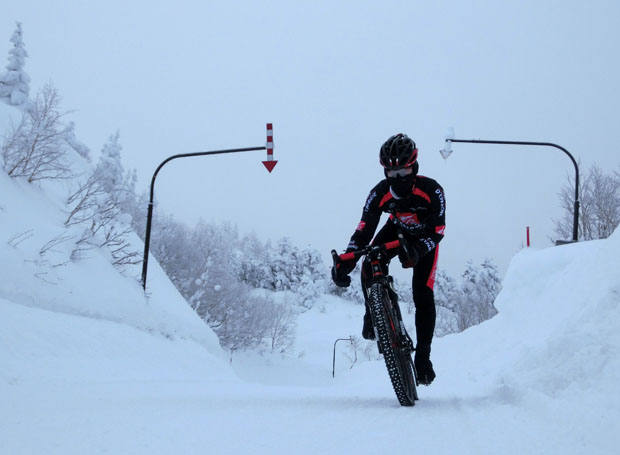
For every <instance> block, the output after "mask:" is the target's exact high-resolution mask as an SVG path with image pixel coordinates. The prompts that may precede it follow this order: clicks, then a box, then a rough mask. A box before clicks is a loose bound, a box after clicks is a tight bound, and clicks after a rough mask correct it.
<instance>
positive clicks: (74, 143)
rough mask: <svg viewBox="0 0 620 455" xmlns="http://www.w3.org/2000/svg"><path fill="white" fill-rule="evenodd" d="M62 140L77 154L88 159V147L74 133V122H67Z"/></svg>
mask: <svg viewBox="0 0 620 455" xmlns="http://www.w3.org/2000/svg"><path fill="white" fill-rule="evenodd" d="M64 140H65V142H66V143H67V144H68V145H69V147H71V148H72V149H73V150H75V151H76V153H77V154H78V155H80V156H81V157H82V158H84V159H85V160H87V161H90V149H89V148H88V147H87V146H86V145H85V144H84V143H82V142H81V141H80V140H79V139H78V138H77V137H76V135H75V123H73V122H69V123H68V124H67V127H66V128H65V130H64Z"/></svg>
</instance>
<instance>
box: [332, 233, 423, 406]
mask: <svg viewBox="0 0 620 455" xmlns="http://www.w3.org/2000/svg"><path fill="white" fill-rule="evenodd" d="M395 248H400V240H394V241H393V242H388V243H386V244H383V245H375V246H367V247H365V248H362V249H360V250H358V251H352V252H350V253H344V254H341V255H338V253H337V252H336V251H335V250H332V252H331V253H332V259H333V261H334V267H336V266H337V264H338V263H339V262H340V261H350V260H358V259H359V258H361V257H362V256H366V260H369V261H370V264H371V269H372V280H371V281H370V286H369V288H368V289H366V295H367V296H368V305H369V307H370V316H371V320H372V324H373V327H374V330H375V337H376V340H377V347H378V348H379V353H380V354H383V359H384V360H385V366H386V368H387V370H388V374H389V376H390V381H391V382H392V387H393V388H394V393H396V398H398V401H399V403H400V404H401V405H402V406H413V405H415V402H416V400H418V391H417V386H418V385H419V384H418V379H417V373H416V371H415V366H414V364H413V361H412V359H411V353H412V352H413V351H414V350H415V348H414V345H413V341H412V340H411V337H410V336H409V334H408V333H407V329H406V328H405V325H404V324H403V319H402V316H401V312H400V307H399V305H398V295H397V294H396V291H395V290H394V279H393V278H392V277H391V276H390V275H388V274H387V273H386V270H387V255H386V252H387V251H388V250H392V249H395Z"/></svg>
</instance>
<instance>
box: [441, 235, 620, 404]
mask: <svg viewBox="0 0 620 455" xmlns="http://www.w3.org/2000/svg"><path fill="white" fill-rule="evenodd" d="M619 253H620V229H617V230H616V232H615V233H614V234H613V235H612V236H611V237H610V238H608V239H606V240H597V241H591V242H581V243H578V244H572V245H564V246H561V247H552V248H548V249H544V250H523V251H522V252H521V253H519V254H518V255H517V256H516V257H515V258H514V259H513V260H512V262H511V264H510V267H509V269H508V271H507V273H506V278H505V280H504V283H503V288H502V291H501V293H500V294H499V296H498V297H497V299H496V301H495V305H496V307H497V308H498V310H499V314H498V315H497V316H496V317H495V318H493V319H491V320H490V321H487V322H486V323H483V324H482V325H480V326H478V327H474V328H472V329H470V330H467V331H466V332H464V333H462V334H459V335H451V336H448V337H446V338H445V341H444V340H442V341H441V342H439V343H437V344H438V348H437V351H439V350H440V352H438V355H439V356H440V359H441V362H440V363H439V364H440V365H441V364H442V363H447V364H448V365H446V366H445V368H450V369H452V368H453V371H462V374H464V375H466V376H468V377H469V378H470V379H472V381H473V382H476V383H478V384H479V390H480V389H482V388H489V387H490V388H495V389H497V388H501V389H503V390H506V389H511V390H512V391H513V392H514V391H515V390H523V389H528V390H533V391H536V392H539V393H542V394H544V395H547V396H550V397H556V396H564V397H565V396H566V395H568V396H571V395H579V396H582V397H583V395H584V394H587V395H588V396H589V397H590V398H591V399H598V400H602V401H607V402H608V404H609V405H610V406H616V409H620V397H619V395H618V394H617V380H618V378H619V377H620V313H619V311H618V310H619V306H620V274H619V273H618V254H619ZM457 359H458V360H457ZM463 359H466V360H465V361H463ZM457 361H458V362H459V366H458V367H457V366H456V365H454V362H457ZM459 376H460V375H459ZM452 380H455V381H460V380H462V377H458V378H452V379H451V381H452Z"/></svg>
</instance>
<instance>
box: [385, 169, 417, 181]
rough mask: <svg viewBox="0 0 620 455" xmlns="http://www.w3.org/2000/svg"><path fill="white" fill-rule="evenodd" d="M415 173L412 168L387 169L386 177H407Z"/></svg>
mask: <svg viewBox="0 0 620 455" xmlns="http://www.w3.org/2000/svg"><path fill="white" fill-rule="evenodd" d="M412 173H413V168H412V167H403V168H401V169H386V170H385V175H386V176H388V177H392V178H394V177H406V176H408V175H411V174H412Z"/></svg>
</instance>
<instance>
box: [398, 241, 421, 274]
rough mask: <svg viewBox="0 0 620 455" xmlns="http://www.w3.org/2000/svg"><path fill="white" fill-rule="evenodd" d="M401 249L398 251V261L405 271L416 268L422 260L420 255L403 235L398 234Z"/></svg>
mask: <svg viewBox="0 0 620 455" xmlns="http://www.w3.org/2000/svg"><path fill="white" fill-rule="evenodd" d="M398 238H399V239H400V248H399V249H398V259H400V263H401V264H402V265H403V267H404V268H405V269H408V268H411V267H415V266H416V264H417V263H418V261H419V260H420V253H418V251H417V250H416V249H415V248H414V247H413V246H412V245H411V243H409V242H408V241H407V240H406V239H405V238H404V237H403V235H402V234H398Z"/></svg>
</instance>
